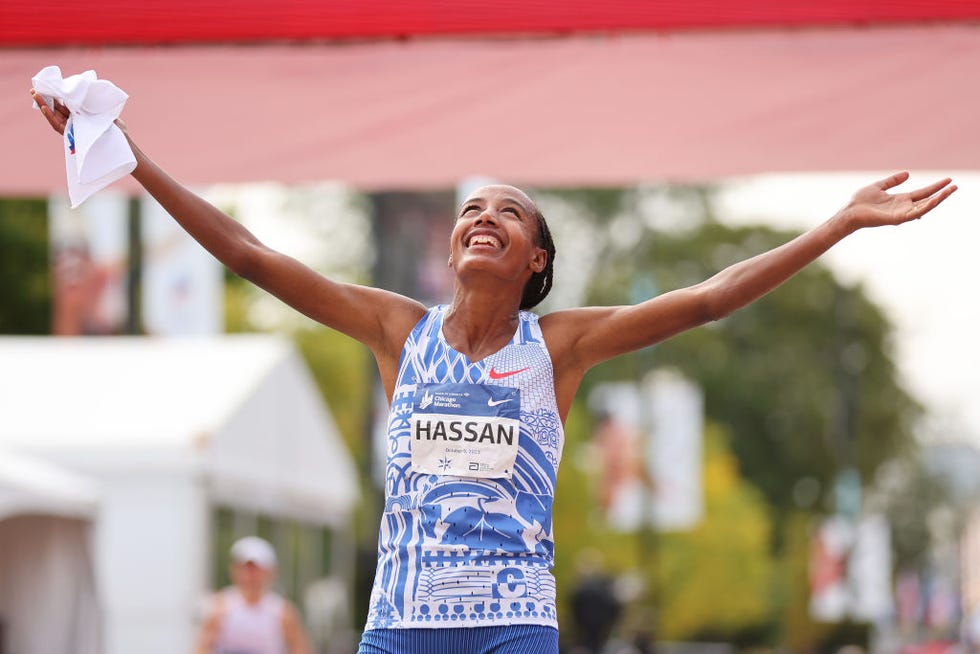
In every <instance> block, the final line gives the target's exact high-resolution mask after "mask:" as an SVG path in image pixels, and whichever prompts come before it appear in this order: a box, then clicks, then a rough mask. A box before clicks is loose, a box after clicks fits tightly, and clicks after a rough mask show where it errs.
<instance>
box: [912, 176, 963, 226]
mask: <svg viewBox="0 0 980 654" xmlns="http://www.w3.org/2000/svg"><path fill="white" fill-rule="evenodd" d="M950 181H951V180H946V182H945V183H944V184H943V186H945V185H946V184H948V183H949V182H950ZM933 186H935V185H933ZM940 188H942V186H940ZM956 188H957V187H956V185H955V184H954V185H953V186H947V187H946V188H944V189H942V191H941V192H939V193H937V194H936V195H932V197H928V196H927V197H926V198H923V199H920V200H915V201H914V202H913V203H912V215H913V217H914V218H921V217H922V216H924V215H926V214H927V213H929V212H930V211H932V210H933V209H935V208H936V207H937V206H939V203H940V202H942V201H943V200H945V199H946V198H948V197H949V196H950V195H952V194H953V192H954V191H956ZM930 195H931V194H930Z"/></svg>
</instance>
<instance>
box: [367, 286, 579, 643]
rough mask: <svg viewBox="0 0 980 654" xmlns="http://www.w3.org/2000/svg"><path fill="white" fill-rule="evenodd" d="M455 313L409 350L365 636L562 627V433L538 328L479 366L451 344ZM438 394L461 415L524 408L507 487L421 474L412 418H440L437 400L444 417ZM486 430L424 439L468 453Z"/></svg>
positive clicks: (436, 321) (527, 328)
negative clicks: (556, 527)
mask: <svg viewBox="0 0 980 654" xmlns="http://www.w3.org/2000/svg"><path fill="white" fill-rule="evenodd" d="M445 311H446V307H445V306H444V305H440V306H437V307H434V308H432V309H430V310H429V311H428V313H427V314H426V315H425V317H424V318H423V319H422V320H421V321H420V322H419V323H418V325H416V326H415V329H413V330H412V333H411V334H410V335H409V337H408V339H407V340H406V342H405V346H404V348H403V349H402V354H401V361H400V363H399V371H398V378H397V381H396V385H395V392H394V396H393V399H392V403H391V411H390V414H389V419H388V455H387V461H388V462H387V469H386V488H385V510H384V514H383V515H382V518H381V529H380V534H379V539H378V540H379V543H378V571H377V575H376V577H375V580H374V588H373V590H372V592H371V605H370V610H369V613H368V619H367V627H366V629H386V628H418V627H436V628H437V627H478V626H481V627H482V626H493V625H510V624H535V625H546V626H551V627H557V620H556V614H555V580H554V577H553V576H552V574H551V568H552V565H553V563H554V541H553V534H552V525H551V514H552V513H551V507H552V501H553V499H554V493H555V479H556V475H557V471H558V462H559V459H560V458H561V451H562V445H563V441H564V432H563V429H562V424H561V420H560V418H559V416H558V407H557V403H556V400H555V383H554V370H553V368H552V363H551V357H550V355H549V354H548V350H547V348H546V347H545V343H544V339H543V338H542V335H541V329H540V327H539V326H538V318H537V316H536V315H534V314H532V313H528V312H523V311H522V312H521V313H520V321H519V326H518V328H517V332H516V333H515V335H514V338H513V339H512V340H511V341H510V343H508V344H507V345H506V346H504V347H503V348H501V349H500V350H499V351H498V352H496V353H495V354H492V355H490V356H488V357H487V358H485V359H483V360H481V361H477V362H471V361H470V360H469V358H467V357H466V355H464V354H461V353H460V352H457V351H456V350H454V349H453V348H452V347H451V346H450V345H449V344H448V343H447V342H446V339H445V337H444V336H443V333H442V324H443V318H444V316H445ZM432 389H435V390H432ZM439 389H443V390H445V389H450V391H452V392H449V391H447V394H448V395H449V396H453V395H456V396H460V397H462V396H466V398H468V399H463V400H460V401H461V402H463V405H462V406H463V407H464V408H463V409H460V410H461V411H463V413H466V412H467V411H469V412H470V413H479V412H480V411H490V412H492V410H491V409H487V405H488V404H489V406H490V407H494V406H495V405H502V406H505V407H509V406H513V405H514V401H513V400H512V399H508V398H515V399H516V400H517V402H518V403H519V438H518V449H517V459H516V462H515V463H514V465H513V468H512V469H508V474H509V476H507V477H497V478H487V477H470V476H449V475H444V474H429V473H420V472H414V471H413V467H412V452H411V444H412V441H413V438H414V439H418V438H420V436H419V433H418V431H417V429H416V428H413V420H412V415H413V413H417V414H419V415H423V410H429V411H431V410H433V409H432V408H431V406H432V404H433V401H432V400H433V398H435V404H436V405H439V402H440V397H441V396H440V394H439V392H440V391H439ZM512 389H518V390H516V391H515V390H512ZM470 391H472V392H470ZM473 398H479V399H478V400H474V399H473ZM488 398H489V399H488ZM494 398H497V399H494ZM450 400H451V398H450ZM444 401H445V400H444ZM467 401H469V402H470V405H467V404H466V402H467ZM477 404H479V406H476V405H477ZM471 405H472V406H471ZM443 406H445V404H443ZM474 407H475V408H474ZM512 415H514V416H516V415H517V413H516V412H515V413H513V414H512ZM482 419H483V418H482V417H481V416H476V417H474V418H472V421H471V422H466V421H467V420H469V418H467V417H466V416H465V415H464V416H463V417H462V418H461V421H457V422H455V425H457V426H455V427H447V429H446V430H444V431H440V428H439V427H438V426H437V427H436V428H435V429H434V430H433V429H430V428H429V426H428V423H426V425H427V427H426V429H427V431H425V432H423V434H424V435H426V436H429V437H433V434H436V435H442V440H444V441H445V440H449V441H455V443H450V445H455V444H458V445H461V446H465V444H466V441H467V440H471V441H472V440H474V439H475V437H476V434H477V432H478V431H479V429H478V428H469V431H467V429H464V428H463V427H462V425H469V426H472V425H482V424H483V423H481V422H479V421H480V420H482ZM508 420H509V419H508ZM508 420H501V422H504V423H506V422H508ZM415 422H418V416H416V421H415ZM446 425H449V422H446ZM488 429H489V428H488ZM495 429H497V431H496V432H493V437H495V438H498V439H499V438H500V437H501V431H500V430H501V429H502V428H501V427H499V426H498V427H495ZM480 433H481V434H482V435H483V436H484V437H486V436H487V434H486V433H485V432H480ZM468 434H469V435H470V436H469V437H467V435H468ZM453 435H455V436H456V438H453ZM461 435H462V436H463V437H464V438H459V437H460V436H461ZM502 435H503V436H504V437H506V435H507V434H506V431H504V432H503V433H502ZM464 450H465V447H462V448H461V449H459V450H453V451H459V452H463V451H464ZM461 456H462V455H461ZM450 458H453V457H450V456H449V455H447V456H446V457H445V459H450ZM444 463H445V464H447V465H448V464H449V463H450V462H449V461H448V460H447V461H445V462H444Z"/></svg>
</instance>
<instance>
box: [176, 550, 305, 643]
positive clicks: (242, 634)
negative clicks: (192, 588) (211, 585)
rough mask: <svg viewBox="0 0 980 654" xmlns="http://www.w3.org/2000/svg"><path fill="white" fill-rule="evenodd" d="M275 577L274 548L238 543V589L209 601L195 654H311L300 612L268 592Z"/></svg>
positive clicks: (234, 560) (234, 553)
mask: <svg viewBox="0 0 980 654" xmlns="http://www.w3.org/2000/svg"><path fill="white" fill-rule="evenodd" d="M275 575H276V553H275V550H273V549H272V545H270V544H269V543H268V542H266V541H264V540H262V539H261V538H258V537H255V536H248V537H246V538H242V539H240V540H238V541H236V542H235V544H234V545H232V547H231V579H232V582H233V583H234V585H233V586H231V587H229V588H226V589H224V590H222V591H220V592H218V593H215V595H214V596H213V597H212V598H211V599H210V601H209V606H208V612H207V617H206V618H205V621H204V624H203V625H202V626H201V631H200V634H199V635H198V639H197V646H196V649H195V650H194V652H195V654H282V653H283V652H286V653H288V654H312V650H311V648H310V644H309V638H308V637H307V635H306V630H305V629H304V628H303V623H302V620H301V619H300V616H299V612H298V611H297V610H296V608H295V607H294V606H293V605H292V604H291V603H290V602H289V601H288V600H286V599H285V598H283V597H281V596H280V595H277V594H276V593H274V592H272V591H270V590H269V587H270V586H271V585H272V581H273V580H274V579H275Z"/></svg>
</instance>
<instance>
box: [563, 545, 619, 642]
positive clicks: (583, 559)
mask: <svg viewBox="0 0 980 654" xmlns="http://www.w3.org/2000/svg"><path fill="white" fill-rule="evenodd" d="M578 563H579V574H580V578H579V581H578V585H577V586H576V588H575V590H574V591H573V592H572V615H573V616H574V618H575V625H576V627H577V629H578V634H579V641H580V644H581V646H582V648H584V650H583V651H584V652H588V653H589V654H599V653H600V652H602V650H603V648H604V647H605V644H606V640H608V638H609V634H610V633H611V632H612V628H613V626H614V625H615V624H616V621H617V620H618V619H619V616H620V613H621V611H622V606H621V605H620V603H619V600H618V599H617V598H616V594H615V592H614V590H613V580H612V578H611V577H609V575H607V574H605V572H604V571H603V570H602V562H601V556H600V555H599V553H598V552H596V551H594V550H586V551H584V552H582V553H581V555H580V556H579V562H578Z"/></svg>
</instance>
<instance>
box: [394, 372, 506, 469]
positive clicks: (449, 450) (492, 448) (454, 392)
mask: <svg viewBox="0 0 980 654" xmlns="http://www.w3.org/2000/svg"><path fill="white" fill-rule="evenodd" d="M520 417H521V391H520V389H519V388H507V387H504V386H484V385H481V384H419V385H418V388H417V389H416V391H415V403H414V407H413V410H412V419H411V426H412V432H411V434H412V470H413V471H414V472H421V473H426V474H436V475H452V476H458V477H487V478H492V477H496V478H499V477H503V478H506V479H510V476H511V474H513V471H514V462H515V461H516V460H517V447H518V441H519V437H520V431H521V421H520Z"/></svg>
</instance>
